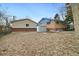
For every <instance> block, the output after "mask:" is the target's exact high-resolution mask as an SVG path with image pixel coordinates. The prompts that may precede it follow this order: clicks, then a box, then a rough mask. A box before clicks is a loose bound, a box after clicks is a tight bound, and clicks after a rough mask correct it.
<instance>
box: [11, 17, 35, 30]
mask: <svg viewBox="0 0 79 59" xmlns="http://www.w3.org/2000/svg"><path fill="white" fill-rule="evenodd" d="M11 27H12V31H14V32H17V31H22V32H23V31H24V32H26V31H27V32H29V31H36V27H37V23H36V22H35V21H33V20H31V19H20V20H14V21H12V22H11Z"/></svg>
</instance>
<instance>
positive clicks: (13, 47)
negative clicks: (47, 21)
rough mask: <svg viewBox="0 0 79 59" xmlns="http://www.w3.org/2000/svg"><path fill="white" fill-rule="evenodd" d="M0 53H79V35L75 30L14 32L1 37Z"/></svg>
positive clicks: (47, 54) (59, 54)
mask: <svg viewBox="0 0 79 59" xmlns="http://www.w3.org/2000/svg"><path fill="white" fill-rule="evenodd" d="M0 55H7V56H21V55H22V56H61V55H62V56H64V55H67V56H70V55H71V56H73V55H76V56H77V55H79V37H77V36H76V35H75V34H74V32H57V33H38V32H12V33H10V34H8V35H5V36H3V37H1V38H0Z"/></svg>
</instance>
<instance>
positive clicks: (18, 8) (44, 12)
mask: <svg viewBox="0 0 79 59" xmlns="http://www.w3.org/2000/svg"><path fill="white" fill-rule="evenodd" d="M1 5H2V6H3V7H5V8H6V10H7V14H9V15H12V16H16V17H17V18H18V19H20V18H27V17H28V18H31V19H33V20H34V21H36V22H38V21H39V20H40V19H41V18H43V17H48V18H53V17H54V15H55V14H56V13H59V10H58V9H59V8H61V7H62V6H64V4H63V3H2V4H1Z"/></svg>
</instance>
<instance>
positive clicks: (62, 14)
mask: <svg viewBox="0 0 79 59" xmlns="http://www.w3.org/2000/svg"><path fill="white" fill-rule="evenodd" d="M59 13H60V15H61V16H62V19H63V20H65V16H66V15H67V8H66V6H63V7H60V8H59Z"/></svg>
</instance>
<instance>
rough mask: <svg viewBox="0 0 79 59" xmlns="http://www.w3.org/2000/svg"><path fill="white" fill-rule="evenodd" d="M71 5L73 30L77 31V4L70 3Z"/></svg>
mask: <svg viewBox="0 0 79 59" xmlns="http://www.w3.org/2000/svg"><path fill="white" fill-rule="evenodd" d="M71 7H72V12H73V18H74V27H75V32H76V33H79V4H78V3H72V4H71Z"/></svg>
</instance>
